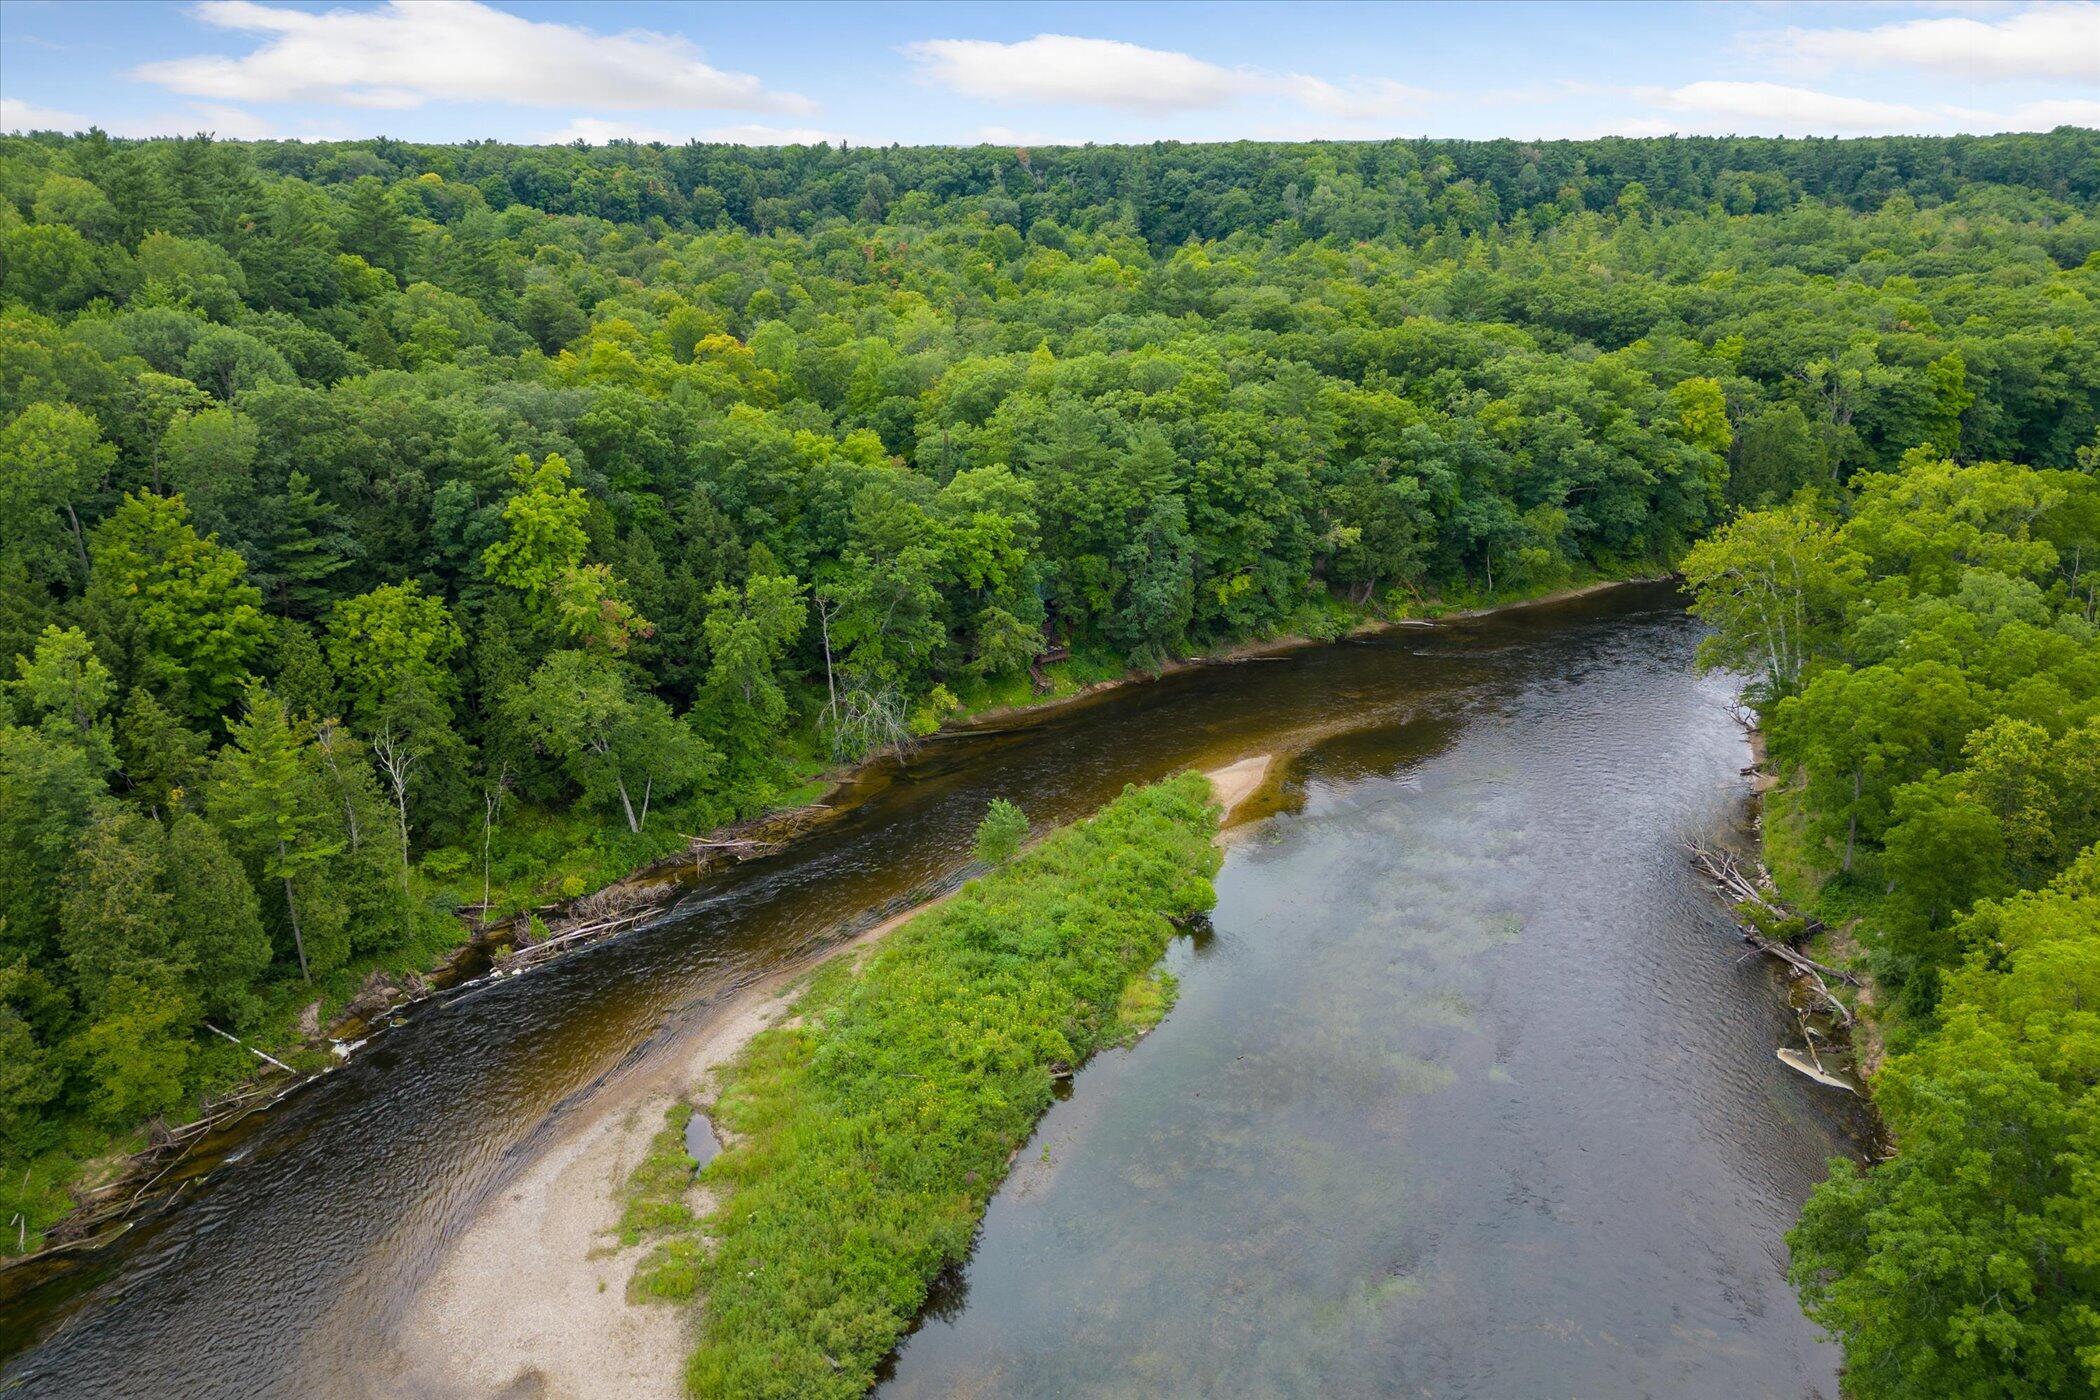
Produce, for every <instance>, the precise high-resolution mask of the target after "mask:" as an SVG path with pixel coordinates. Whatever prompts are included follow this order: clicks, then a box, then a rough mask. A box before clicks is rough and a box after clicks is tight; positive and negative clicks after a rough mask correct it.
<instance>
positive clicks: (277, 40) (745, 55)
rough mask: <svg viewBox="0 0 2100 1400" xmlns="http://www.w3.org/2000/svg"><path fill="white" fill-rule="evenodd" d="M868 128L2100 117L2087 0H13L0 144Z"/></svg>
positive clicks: (1616, 124) (1196, 137) (918, 140)
mask: <svg viewBox="0 0 2100 1400" xmlns="http://www.w3.org/2000/svg"><path fill="white" fill-rule="evenodd" d="M89 123H96V124H99V125H101V126H103V127H104V128H105V129H107V130H109V131H111V132H112V133H115V134H118V135H148V134H162V133H175V132H191V131H199V130H209V131H214V132H216V133H218V134H219V135H221V136H226V137H261V136H280V137H309V138H313V137H322V138H328V137H356V136H375V135H388V136H396V137H402V138H406V139H411V140H445V141H451V140H465V139H469V138H473V137H493V138H497V139H502V140H510V141H565V140H573V139H578V138H582V139H585V140H592V141H600V140H604V139H606V138H608V137H614V136H632V137H635V138H636V139H639V140H664V141H673V142H678V141H684V140H687V139H690V138H696V137H697V138H699V139H702V140H741V141H751V142H779V141H792V140H802V141H814V140H819V139H825V140H833V141H837V140H841V139H843V140H847V141H851V142H853V143H854V144H856V145H861V144H868V145H874V144H887V143H889V142H891V141H900V142H904V143H906V144H926V143H957V142H959V143H970V142H977V141H989V142H994V143H998V144H1002V145H1006V144H1021V145H1050V144H1059V143H1076V142H1084V141H1102V142H1109V141H1150V140H1158V139H1172V140H1184V141H1219V140H1233V139H1240V138H1251V139H1312V138H1335V139H1363V138H1378V137H1390V136H1459V137H1489V136H1511V137H1518V138H1545V137H1582V136H1595V135H1601V134H1607V133H1612V134H1624V135H1656V134H1662V133H1666V132H1672V131H1677V132H1706V133H1729V132H1735V133H1743V134H1780V135H1866V134H1875V133H1885V132H1953V131H2017V130H2046V129H2048V128H2050V127H2052V126H2056V125H2059V124H2062V123H2072V124H2077V125H2082V126H2100V3H2092V2H2091V0H2088V2H2087V3H2076V4H2057V3H2042V4H1990V3H1984V4H1974V3H1953V4H1948V3H1938V4H1877V5H1853V4H1786V5H1782V4H1771V3H1740V4H1729V3H1714V4H1700V5H1692V4H1685V5H1664V4H1563V5H1544V4H1528V3H1502V4H1427V3H1425V4H1413V5H1392V6H1384V5H1357V4H1331V3H1300V4H1288V5H1286V4H1266V3H1244V4H1198V3H1182V4H1114V5H1095V4H1033V5H1032V4H967V3H951V4H938V5H931V4H895V5H878V4H858V5H839V4H819V3H808V4H766V5H755V4H714V5H692V4H674V3H619V2H618V0H600V2H599V3H590V4H571V3H524V2H522V0H506V2H505V3H486V4H485V3H479V0H414V3H404V0H383V2H382V3H367V4H346V3H337V4H312V3H297V4H283V3H276V0H198V3H187V4H168V3H156V4H137V3H121V0H104V3H97V4H81V3H47V2H44V0H0V130H14V129H29V128H37V127H58V128H61V129H68V130H70V129H74V128H77V127H82V126H85V125H87V124H89Z"/></svg>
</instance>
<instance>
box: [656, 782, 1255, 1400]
mask: <svg viewBox="0 0 2100 1400" xmlns="http://www.w3.org/2000/svg"><path fill="white" fill-rule="evenodd" d="M1215 826H1216V809H1215V808H1214V807H1213V806H1212V805H1211V804H1210V800H1209V789H1208V787H1207V785H1206V784H1205V782H1204V781H1203V779H1202V778H1200V777H1197V776H1194V775H1186V774H1185V775H1183V776H1181V777H1178V778H1173V779H1170V780H1168V781H1166V782H1163V783H1159V784H1156V785H1154V786H1152V787H1147V788H1132V789H1129V790H1127V791H1125V792H1124V794H1123V795H1122V796H1121V797H1119V798H1117V799H1116V800H1115V801H1114V802H1113V803H1111V804H1109V806H1107V807H1106V808H1104V809H1103V810H1102V812H1101V813H1100V814H1099V815H1098V816H1096V817H1095V818H1094V819H1093V820H1091V821H1088V822H1085V823H1082V824H1080V825H1077V826H1073V827H1070V828H1067V829H1066V830H1064V831H1060V832H1058V833H1056V834H1054V835H1053V836H1051V837H1050V838H1049V839H1047V840H1045V841H1043V842H1042V843H1041V844H1040V845H1038V846H1036V847H1035V848H1034V849H1032V850H1030V851H1029V852H1027V853H1026V854H1024V855H1022V856H1020V857H1018V858H1016V859H1015V860H1014V861H1013V862H1011V863H1010V864H1008V865H1006V866H1005V867H1003V868H1002V869H1000V870H999V871H997V872H996V873H994V874H992V875H989V876H987V877H985V878H984V879H981V880H979V881H977V882H976V883H974V884H972V885H970V886H967V887H966V888H965V889H964V890H963V891H962V892H961V893H960V894H958V895H957V896H956V897H955V898H954V899H952V900H949V901H948V902H947V903H945V904H943V905H941V906H939V907H938V908H936V909H932V910H929V911H927V912H926V913H925V914H922V915H920V916H919V917H918V918H917V919H915V920H913V921H912V922H911V923H909V924H907V925H906V926H905V927H904V928H902V929H900V930H899V931H898V932H897V933H896V934H895V935H893V936H892V937H891V938H890V940H889V941H888V942H887V943H886V944H885V945H884V946H883V948H882V949H881V951H880V952H879V953H877V954H876V956H875V957H874V958H873V959H872V960H871V961H870V962H869V964H868V966H867V970H866V971H865V972H864V973H863V974H861V975H860V976H858V977H853V976H850V975H847V974H846V973H845V972H844V971H843V970H834V971H832V972H831V973H829V974H828V975H826V976H824V977H820V978H819V979H817V981H816V982H815V983H814V984H813V985H812V987H811V989H810V991H809V992H808V994H806V995H805V997H804V998H803V1000H802V1001H801V1003H800V1004H799V1005H798V1006H797V1017H798V1019H797V1020H796V1021H794V1022H792V1023H791V1024H790V1025H789V1026H788V1027H786V1028H782V1029H777V1030H773V1031H769V1032H767V1033H765V1034H764V1035H761V1036H760V1037H758V1038H757V1040H755V1041H754V1042H753V1043H752V1045H751V1046H750V1048H749V1050H748V1052H747V1053H746V1054H745V1055H744V1056H743V1057H742V1058H741V1059H740V1060H739V1061H738V1062H737V1063H736V1064H735V1065H734V1066H733V1067H732V1068H731V1070H730V1071H729V1073H728V1076H727V1080H726V1087H725V1090H724V1093H723V1095H722V1098H721V1101H720V1103H719V1104H718V1105H717V1107H716V1110H715V1113H716V1119H717V1121H718V1122H720V1123H722V1124H723V1125H724V1126H725V1127H726V1128H727V1129H728V1130H729V1132H730V1133H731V1134H732V1136H733V1139H734V1145H733V1146H731V1147H729V1148H727V1149H726V1150H725V1151H724V1152H723V1153H722V1155H721V1156H719V1157H717V1158H716V1159H715V1160H714V1161H713V1162H711V1163H710V1164H709V1165H708V1167H707V1170H706V1172H705V1173H704V1179H705V1180H706V1181H708V1182H709V1183H711V1184H712V1185H714V1186H715V1187H716V1188H717V1189H718V1190H721V1191H722V1192H723V1193H724V1203H723V1205H722V1206H721V1207H720V1209H718V1210H717V1211H716V1212H715V1213H714V1215H713V1216H712V1217H711V1218H710V1219H708V1220H707V1221H705V1222H704V1228H705V1229H706V1230H707V1232H708V1233H709V1234H710V1235H712V1236H713V1237H714V1238H715V1239H716V1240H717V1241H718V1244H717V1245H716V1247H715V1248H714V1250H713V1252H712V1253H705V1252H703V1251H701V1250H700V1249H698V1248H697V1247H696V1245H695V1242H694V1241H693V1239H692V1238H691V1236H690V1235H686V1236H681V1237H675V1238H674V1239H673V1240H670V1241H667V1242H666V1245H665V1246H660V1247H659V1250H658V1256H653V1257H652V1260H651V1261H650V1265H645V1268H647V1267H650V1266H653V1265H657V1264H659V1263H661V1264H663V1265H665V1266H667V1267H668V1269H669V1271H671V1272H674V1273H675V1272H676V1270H677V1269H679V1268H682V1267H686V1266H690V1267H692V1268H693V1271H694V1275H695V1282H696V1283H697V1285H698V1287H699V1288H700V1289H701V1291H703V1292H704V1293H705V1295H706V1308H705V1310H704V1314H703V1319H702V1324H701V1325H702V1334H701V1345H700V1348H699V1350H698V1351H697V1352H696V1353H695V1354H694V1356H693V1358H692V1362H691V1365H690V1367H689V1369H688V1373H687V1379H688V1381H689V1383H690V1385H691V1387H692V1389H693V1391H694V1392H695V1393H696V1394H701V1395H736V1396H794V1397H798V1400H800V1398H801V1397H814V1396H831V1395H836V1396H846V1395H859V1394H862V1393H863V1392H865V1391H866V1390H867V1388H868V1386H869V1384H870V1383H871V1382H872V1381H873V1379H874V1374H875V1367H876V1366H877V1364H878V1363H880V1361H881V1360H882V1358H883V1357H884V1355H886V1354H887V1353H888V1352H889V1350H890V1348H891V1347H892V1346H894V1345H895V1343H896V1341H897V1338H898V1337H899V1336H900V1335H901V1334H902V1333H903V1331H904V1329H905V1328H906V1327H908V1326H909V1325H910V1323H911V1320H912V1318H913V1317H914V1316H915V1315H916V1314H917V1313H918V1310H919V1307H920V1305H921V1303H922V1302H923V1301H924V1299H925V1296H926V1289H927V1286H928V1284H929V1283H930V1282H931V1281H932V1280H933V1278H934V1276H935V1275H936V1274H938V1273H939V1272H940V1271H941V1270H942V1269H943V1268H944V1267H946V1266H948V1265H950V1264H954V1263H956V1262H958V1261H960V1260H961V1259H962V1258H963V1257H964V1254H965V1253H966V1251H967V1250H968V1248H969V1244H970V1237H971V1234H972V1232H973V1231H974V1230H975V1228H976V1224H977V1221H978V1218H979V1217H980V1216H981V1215H982V1213H983V1211H984V1208H985V1206H986V1205H987V1204H988V1203H989V1201H990V1199H991V1196H992V1192H993V1191H994V1190H995V1189H996V1187H997V1185H998V1183H999V1180H1000V1178H1001V1177H1003V1176H1004V1175H1005V1173H1006V1166H1007V1161H1008V1159H1009V1157H1010V1156H1011V1155H1012V1153H1013V1152H1014V1150H1015V1149H1016V1148H1018V1147H1019V1146H1020V1145H1021V1144H1022V1142H1023V1141H1025V1140H1026V1138H1027V1135H1028V1133H1029V1131H1030V1129H1031V1127H1032V1125H1033V1124H1034V1123H1035V1120H1036V1118H1037V1117H1038V1116H1039V1115H1040V1114H1041V1113H1042V1111H1043V1110H1044V1108H1045V1107H1047V1106H1048V1104H1049V1102H1050V1096H1051V1086H1052V1083H1053V1074H1054V1071H1055V1070H1056V1069H1059V1068H1063V1067H1066V1066H1076V1065H1077V1064H1079V1063H1080V1062H1082V1061H1083V1060H1085V1059H1086V1058H1087V1056H1088V1055H1090V1054H1091V1053H1092V1052H1093V1051H1094V1050H1096V1049H1097V1048H1099V1047H1100V1046H1101V1045H1103V1044H1107V1043H1112V1042H1113V1041H1115V1040H1116V1039H1117V1038H1119V1037H1120V1036H1121V1035H1122V1034H1124V1032H1125V1025H1124V1022H1123V1020H1122V1018H1121V1017H1119V1015H1118V1009H1119V1006H1121V1005H1122V1003H1123V1002H1124V1001H1125V999H1126V998H1125V992H1126V988H1128V987H1129V986H1130V985H1131V982H1132V979H1133V978H1135V977H1138V976H1139V975H1140V974H1142V973H1143V972H1144V971H1145V970H1146V969H1147V968H1149V967H1151V965H1152V964H1153V963H1154V962H1155V961H1156V960H1157V959H1158V958H1159V956H1160V954H1161V952H1163V951H1164V950H1165V948H1166V945H1167V940H1168V938H1169V937H1170V936H1171V934H1172V933H1173V929H1174V921H1175V920H1178V919H1183V918H1186V917H1188V916H1190V915H1193V914H1196V913H1199V912H1201V911H1203V910H1205V909H1207V908H1209V907H1210V905H1211V903H1212V900H1213V897H1214V896H1213V893H1212V890H1211V885H1210V877H1211V875H1212V874H1213V873H1214V872H1215V871H1216V868H1217V859H1218V857H1217V852H1216V850H1215V848H1214V847H1213V846H1212V844H1211V836H1212V833H1213V832H1214V830H1215ZM1149 995H1150V999H1151V1000H1153V1001H1159V1000H1160V999H1161V996H1162V994H1161V992H1160V990H1159V989H1157V987H1156V986H1155V990H1154V991H1153V992H1152V993H1150V994H1149ZM1138 1000H1145V998H1144V997H1140V998H1138Z"/></svg>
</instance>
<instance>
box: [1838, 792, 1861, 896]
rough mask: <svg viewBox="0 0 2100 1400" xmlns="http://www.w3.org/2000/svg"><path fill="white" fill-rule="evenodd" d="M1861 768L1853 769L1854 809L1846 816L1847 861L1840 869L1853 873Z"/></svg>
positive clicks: (1857, 828)
mask: <svg viewBox="0 0 2100 1400" xmlns="http://www.w3.org/2000/svg"><path fill="white" fill-rule="evenodd" d="M1859 778H1860V775H1859V770H1858V769H1857V768H1855V769H1853V770H1852V810H1851V812H1849V813H1848V814H1847V815H1846V817H1845V863H1844V864H1843V865H1840V866H1839V867H1838V869H1840V870H1842V871H1844V872H1845V873H1846V874H1848V875H1849V874H1851V873H1852V843H1853V840H1854V839H1855V838H1856V837H1857V836H1858V835H1859Z"/></svg>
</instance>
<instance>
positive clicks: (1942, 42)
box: [1776, 3, 2100, 82]
mask: <svg viewBox="0 0 2100 1400" xmlns="http://www.w3.org/2000/svg"><path fill="white" fill-rule="evenodd" d="M1776 42H1777V47H1778V48H1779V49H1780V51H1781V52H1782V53H1786V54H1789V55H1791V56H1792V57H1794V58H1796V59H1798V60H1800V61H1802V62H1805V63H1808V64H1811V65H1816V66H1834V65H1839V64H1844V65H1852V66H1867V67H1891V68H1922V69H1927V70H1929V71H1932V72H1937V73H1949V74H1956V75H1959V76H1962V77H1967V78H1982V79H2001V80H2016V79H2035V78H2069V79H2075V80H2079V81H2084V82H2100V5H2095V4H2090V3H2081V4H2064V5H2043V6H2040V7H2038V8H2035V9H2028V10H2020V11H2017V12H2014V13H2011V14H2007V15H2005V16H2004V17H2003V18H1998V19H1989V20H1985V19H1972V18H1969V17H1967V16H1962V15H1950V16H1945V17H1942V18H1939V19H1914V20H1906V21H1904V22H1902V23H1899V24H1883V25H1877V26H1875V27H1874V28H1872V29H1798V28H1796V29H1788V30H1785V31H1783V32H1782V33H1781V34H1780V35H1779V36H1778V37H1777V41H1776Z"/></svg>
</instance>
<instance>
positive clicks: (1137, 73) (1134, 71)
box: [904, 34, 1430, 135]
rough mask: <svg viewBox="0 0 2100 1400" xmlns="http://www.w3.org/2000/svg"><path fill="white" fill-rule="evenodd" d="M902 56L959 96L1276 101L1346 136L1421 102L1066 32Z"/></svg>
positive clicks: (1156, 102)
mask: <svg viewBox="0 0 2100 1400" xmlns="http://www.w3.org/2000/svg"><path fill="white" fill-rule="evenodd" d="M904 53H905V55H906V57H908V58H910V59H912V60H913V61H914V62H916V63H917V64H918V65H919V70H920V76H921V77H923V78H924V79H926V80H927V81H929V82H933V83H937V84H939V85H940V86H942V87H945V88H947V89H949V90H950V91H952V92H956V93H959V94H961V95H962V96H964V97H975V98H982V99H985V100H988V101H993V102H1001V103H1008V104H1013V103H1054V104H1060V105H1067V106H1090V107H1115V108H1122V109H1125V110H1130V111H1140V112H1147V113H1152V114H1161V113H1168V112H1193V111H1202V110H1206V109H1214V108H1219V107H1228V106H1231V105H1233V104H1235V103H1238V102H1241V101H1243V100H1245V99H1270V100H1281V101H1282V102H1284V103H1287V104H1291V105H1295V106H1298V107H1302V108H1304V109H1305V110H1307V111H1309V112H1313V113H1316V114H1318V115H1319V116H1321V117H1324V118H1327V119H1328V120H1327V121H1326V122H1325V123H1324V124H1322V125H1321V126H1320V129H1321V130H1322V131H1324V132H1329V133H1336V134H1343V133H1348V132H1349V130H1350V124H1363V125H1375V124H1377V123H1380V122H1385V121H1389V120H1391V119H1392V118H1395V117H1399V116H1404V115H1412V114H1415V113H1419V112H1420V111H1421V110H1422V107H1423V103H1424V102H1425V101H1426V100H1427V99H1428V97H1429V96H1430V94H1429V93H1427V92H1424V91H1423V90H1422V89H1420V88H1413V87H1408V86H1407V85H1406V84H1404V83H1397V82H1394V81H1393V80H1392V79H1390V78H1355V77H1352V78H1346V79H1343V80H1341V81H1339V82H1335V81H1330V80H1328V79H1326V78H1318V77H1314V76H1312V75H1311V74H1308V73H1280V72H1270V71H1266V70H1263V69H1259V68H1221V67H1219V66H1218V65H1217V64H1215V63H1206V62H1205V61H1204V60H1202V59H1200V58H1196V57H1194V56H1193V55H1191V54H1185V53H1178V52H1175V51H1173V50H1170V49H1148V48H1145V47H1143V46H1141V45H1138V44H1127V43H1124V42H1122V41H1121V40H1117V39H1083V38H1077V37H1074V36H1072V35H1069V34H1038V35H1036V36H1035V37H1034V38H1033V39H1024V40H1022V41H1020V42H1018V43H1012V44H1002V43H994V42H992V41H990V40H984V39H928V40H924V41H922V42H919V43H915V44H906V45H905V46H904ZM1353 134H1358V135H1361V134H1364V133H1362V132H1361V131H1357V132H1354V133H1353Z"/></svg>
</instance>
